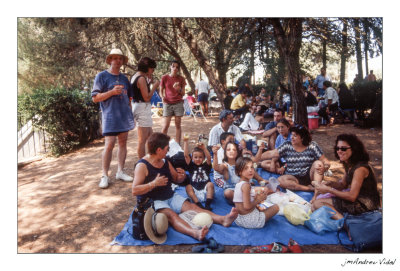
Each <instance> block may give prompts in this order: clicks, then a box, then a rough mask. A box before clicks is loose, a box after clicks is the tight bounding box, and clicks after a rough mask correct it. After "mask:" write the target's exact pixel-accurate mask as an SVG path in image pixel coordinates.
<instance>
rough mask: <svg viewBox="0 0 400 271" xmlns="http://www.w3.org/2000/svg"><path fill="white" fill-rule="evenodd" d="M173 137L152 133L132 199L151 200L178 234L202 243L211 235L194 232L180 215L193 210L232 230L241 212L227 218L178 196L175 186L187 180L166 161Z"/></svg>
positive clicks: (138, 163)
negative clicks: (173, 188) (134, 197)
mask: <svg viewBox="0 0 400 271" xmlns="http://www.w3.org/2000/svg"><path fill="white" fill-rule="evenodd" d="M169 140H170V137H169V136H167V135H165V134H162V133H153V134H152V135H151V136H150V137H149V139H148V140H147V149H148V154H147V155H146V156H144V157H143V158H142V159H140V160H139V161H138V162H137V164H136V167H135V178H134V180H133V184H132V195H133V196H136V197H137V200H138V201H141V200H143V199H144V198H151V199H152V200H153V201H154V209H155V211H158V212H160V213H163V214H165V215H166V216H167V218H168V222H169V223H170V225H171V226H172V227H173V228H174V229H175V230H176V231H178V232H180V233H183V234H187V235H189V236H192V237H193V238H196V239H198V240H203V239H204V238H205V236H206V235H207V233H208V228H207V227H206V226H205V227H203V228H202V229H200V230H198V229H193V228H192V227H191V226H190V225H189V224H188V223H187V222H185V221H184V220H183V219H182V218H180V217H179V215H178V214H179V213H181V212H185V211H188V210H193V211H196V212H198V213H200V212H205V213H208V214H209V215H211V217H212V219H213V221H214V223H217V224H221V225H223V226H224V227H229V226H230V225H231V224H232V222H233V221H234V220H235V219H236V217H237V216H238V211H237V210H236V209H235V208H232V209H231V211H230V213H229V214H227V215H225V216H220V215H216V214H214V213H212V212H210V211H208V210H204V209H202V208H200V207H199V206H197V205H196V204H193V203H190V202H189V201H188V199H187V198H185V197H182V196H180V195H179V194H177V193H175V192H174V191H173V190H172V188H171V185H172V182H174V183H181V182H183V181H184V179H185V176H186V175H185V171H184V170H183V169H181V168H178V169H176V170H175V168H174V167H173V166H172V165H171V163H169V162H168V161H166V160H165V156H166V154H167V152H168V149H169Z"/></svg>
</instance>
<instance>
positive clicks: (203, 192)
mask: <svg viewBox="0 0 400 271" xmlns="http://www.w3.org/2000/svg"><path fill="white" fill-rule="evenodd" d="M193 191H194V194H195V195H196V197H197V199H198V200H199V202H205V201H206V197H207V187H206V186H205V187H204V188H203V189H201V190H197V189H196V188H194V187H193Z"/></svg>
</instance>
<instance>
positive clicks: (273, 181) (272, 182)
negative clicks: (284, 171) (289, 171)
mask: <svg viewBox="0 0 400 271" xmlns="http://www.w3.org/2000/svg"><path fill="white" fill-rule="evenodd" d="M268 182H269V183H268V184H267V187H268V188H269V189H271V190H272V191H275V190H276V188H277V187H278V185H279V181H278V180H277V179H276V178H275V177H271V178H269V180H268Z"/></svg>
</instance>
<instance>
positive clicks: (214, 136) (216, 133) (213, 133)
mask: <svg viewBox="0 0 400 271" xmlns="http://www.w3.org/2000/svg"><path fill="white" fill-rule="evenodd" d="M223 132H225V130H224V129H223V128H222V126H221V122H220V123H218V124H217V125H215V126H214V127H213V128H211V130H210V134H209V136H208V146H215V145H217V144H219V141H220V140H219V137H220V136H221V134H222V133H223ZM226 132H230V133H232V134H234V135H235V140H236V141H238V142H240V141H242V139H243V135H242V133H241V132H240V129H239V128H238V127H237V126H236V125H234V124H232V125H231V126H229V129H228V131H226Z"/></svg>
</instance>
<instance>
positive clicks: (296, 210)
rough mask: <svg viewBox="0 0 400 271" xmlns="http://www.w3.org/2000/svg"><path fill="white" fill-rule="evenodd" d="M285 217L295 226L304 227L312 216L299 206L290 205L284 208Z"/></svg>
mask: <svg viewBox="0 0 400 271" xmlns="http://www.w3.org/2000/svg"><path fill="white" fill-rule="evenodd" d="M283 215H284V216H285V217H286V219H287V220H288V221H289V222H290V223H292V224H293V225H304V222H305V221H307V220H309V219H310V216H309V215H308V214H307V213H306V212H305V211H304V209H303V208H302V207H300V206H299V205H298V204H292V203H289V204H287V205H286V206H285V207H284V208H283Z"/></svg>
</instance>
